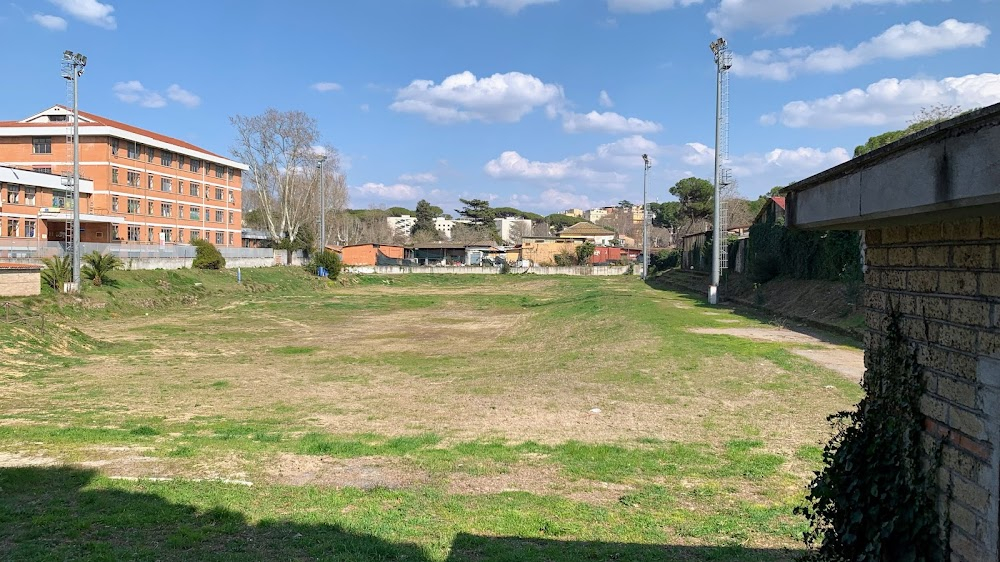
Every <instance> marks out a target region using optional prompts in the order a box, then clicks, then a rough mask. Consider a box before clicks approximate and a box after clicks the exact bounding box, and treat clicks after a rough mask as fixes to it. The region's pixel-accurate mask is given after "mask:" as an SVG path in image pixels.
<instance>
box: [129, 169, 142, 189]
mask: <svg viewBox="0 0 1000 562" xmlns="http://www.w3.org/2000/svg"><path fill="white" fill-rule="evenodd" d="M128 184H129V185H130V186H132V187H139V172H132V171H130V172H128Z"/></svg>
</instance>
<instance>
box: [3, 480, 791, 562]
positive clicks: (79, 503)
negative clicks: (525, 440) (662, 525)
mask: <svg viewBox="0 0 1000 562" xmlns="http://www.w3.org/2000/svg"><path fill="white" fill-rule="evenodd" d="M95 475H96V472H94V471H91V470H81V469H77V468H71V467H30V468H7V469H0V559H3V560H39V561H41V560H161V561H173V560H220V561H222V560H225V561H232V560H333V561H344V562H347V561H352V562H375V561H389V560H405V561H409V562H431V561H433V560H439V561H440V560H441V559H440V558H439V556H440V553H439V554H438V556H435V555H434V554H432V553H429V552H428V551H427V550H425V549H424V548H423V547H421V546H420V545H417V544H413V543H405V542H391V541H387V540H385V539H382V538H379V537H376V536H372V535H368V534H365V533H361V532H358V531H356V530H349V529H345V528H344V527H342V526H340V525H338V524H336V523H317V524H305V523H293V522H288V521H278V520H263V521H260V522H259V523H251V522H249V521H248V520H247V519H246V517H245V516H244V515H243V514H242V513H239V512H236V511H231V510H228V509H224V508H221V507H217V508H214V509H210V510H207V511H206V510H203V509H199V508H197V507H195V506H191V505H185V504H182V503H171V502H169V501H167V500H165V499H163V498H161V497H159V496H157V495H154V494H148V493H135V492H128V491H122V490H102V489H88V486H89V484H90V483H91V481H92V479H93V478H94V476H95ZM386 523H388V522H386ZM378 526H379V527H382V528H384V525H382V524H378ZM403 531H404V532H412V531H413V529H405V530H403ZM417 531H419V529H417ZM795 555H796V553H795V552H791V551H783V550H755V549H746V548H742V547H738V546H734V547H684V546H657V545H642V544H628V543H609V542H573V541H555V540H545V539H525V538H504V537H489V536H477V535H472V534H466V533H459V534H457V535H456V536H455V539H454V542H453V543H452V545H451V550H450V555H449V556H448V558H447V561H446V562H460V561H462V562H465V561H468V562H472V561H487V560H497V561H510V562H513V561H518V562H521V561H525V562H543V561H548V562H558V561H566V562H568V561H574V562H576V561H586V560H594V561H596V560H622V561H636V562H653V561H664V560H683V561H702V560H704V561H710V560H733V561H742V562H785V561H791V560H794V558H795Z"/></svg>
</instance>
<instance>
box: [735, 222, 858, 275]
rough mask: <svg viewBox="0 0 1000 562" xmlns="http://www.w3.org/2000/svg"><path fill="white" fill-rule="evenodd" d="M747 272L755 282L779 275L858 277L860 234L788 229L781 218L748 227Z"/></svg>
mask: <svg viewBox="0 0 1000 562" xmlns="http://www.w3.org/2000/svg"><path fill="white" fill-rule="evenodd" d="M747 272H748V273H749V275H750V278H751V279H753V280H754V281H755V282H757V283H763V282H765V281H769V280H771V279H773V278H775V277H778V276H784V277H792V278H795V279H825V280H830V281H847V282H852V281H860V280H861V278H862V272H861V238H860V236H859V235H858V233H857V232H853V231H823V232H807V231H802V230H790V229H788V228H786V227H785V225H784V224H783V223H782V222H781V221H778V222H773V223H771V222H765V223H761V224H755V225H753V226H751V227H750V245H749V247H748V253H747Z"/></svg>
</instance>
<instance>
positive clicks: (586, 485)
mask: <svg viewBox="0 0 1000 562" xmlns="http://www.w3.org/2000/svg"><path fill="white" fill-rule="evenodd" d="M632 489H633V488H632V487H631V486H626V485H624V484H613V483H609V482H597V481H594V480H574V481H570V480H567V479H566V478H565V477H564V476H563V475H562V474H561V472H560V470H559V468H558V467H555V466H547V465H541V466H536V465H516V466H513V467H510V468H509V469H507V470H506V471H505V472H503V473H500V474H489V475H471V474H453V475H451V476H450V477H449V478H448V487H447V490H448V493H449V494H464V495H480V494H500V493H503V492H529V493H532V494H537V495H543V496H562V497H565V498H569V499H571V500H575V501H580V502H585V503H591V504H610V503H614V502H616V501H618V499H619V498H620V497H621V496H622V495H624V494H626V493H628V492H629V491H631V490H632Z"/></svg>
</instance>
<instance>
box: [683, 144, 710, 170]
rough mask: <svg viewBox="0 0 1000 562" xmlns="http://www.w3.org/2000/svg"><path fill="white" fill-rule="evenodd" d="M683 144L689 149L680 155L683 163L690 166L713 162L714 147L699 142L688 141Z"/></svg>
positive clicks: (705, 164)
mask: <svg viewBox="0 0 1000 562" xmlns="http://www.w3.org/2000/svg"><path fill="white" fill-rule="evenodd" d="M684 146H686V147H688V149H689V150H687V151H685V152H684V153H683V155H682V156H681V160H683V161H684V163H685V164H689V165H691V166H707V165H709V164H713V165H714V163H715V149H714V148H710V147H708V146H705V145H703V144H701V143H700V142H689V143H687V144H685V145H684Z"/></svg>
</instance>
